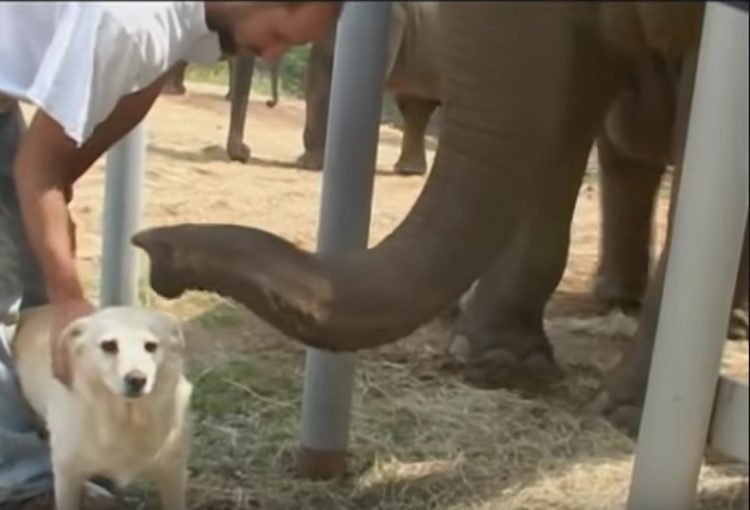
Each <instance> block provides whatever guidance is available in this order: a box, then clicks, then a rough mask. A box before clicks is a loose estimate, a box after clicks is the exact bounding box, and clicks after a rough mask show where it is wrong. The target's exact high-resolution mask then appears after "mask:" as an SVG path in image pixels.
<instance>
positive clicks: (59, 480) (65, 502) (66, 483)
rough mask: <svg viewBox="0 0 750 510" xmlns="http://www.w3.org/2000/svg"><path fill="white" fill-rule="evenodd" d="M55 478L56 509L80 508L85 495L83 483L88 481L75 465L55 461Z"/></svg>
mask: <svg viewBox="0 0 750 510" xmlns="http://www.w3.org/2000/svg"><path fill="white" fill-rule="evenodd" d="M52 471H53V476H54V480H55V484H54V485H55V510H80V508H81V499H82V496H83V485H84V483H85V481H86V478H85V476H83V475H82V474H81V473H80V472H79V471H78V470H76V469H75V467H74V465H73V464H71V463H69V462H66V463H65V464H64V465H61V464H60V463H56V462H55V463H53V467H52Z"/></svg>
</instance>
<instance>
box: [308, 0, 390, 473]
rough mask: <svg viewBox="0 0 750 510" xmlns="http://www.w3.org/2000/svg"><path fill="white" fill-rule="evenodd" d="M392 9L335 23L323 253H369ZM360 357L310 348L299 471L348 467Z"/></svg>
mask: <svg viewBox="0 0 750 510" xmlns="http://www.w3.org/2000/svg"><path fill="white" fill-rule="evenodd" d="M390 7H391V6H390V2H351V3H347V4H345V8H344V9H343V11H342V14H341V18H340V20H339V23H338V28H337V34H336V46H335V51H334V62H333V76H332V81H331V101H330V107H329V108H330V114H329V116H328V130H327V132H328V135H327V137H326V147H325V160H324V169H323V192H322V197H321V204H322V205H321V212H320V230H319V233H318V250H319V251H321V252H323V253H345V252H349V251H353V250H361V249H365V248H367V239H368V235H369V228H370V213H371V204H372V190H373V179H374V174H375V160H376V156H377V145H378V133H379V126H380V115H381V110H382V100H383V83H384V78H385V63H386V52H387V44H386V43H387V36H388V27H389V23H390V12H391V11H390ZM354 363H355V356H354V355H353V354H351V353H332V352H326V351H320V350H316V349H308V351H307V364H306V371H305V387H304V394H303V399H302V423H301V433H300V435H301V437H300V439H301V448H300V453H299V458H298V465H297V468H298V469H297V470H298V473H299V474H300V475H302V476H305V477H309V478H330V477H332V476H336V475H338V474H341V473H342V472H343V471H344V470H345V467H346V450H347V445H348V442H349V420H350V414H351V402H352V388H353V380H354Z"/></svg>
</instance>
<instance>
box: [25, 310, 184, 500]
mask: <svg viewBox="0 0 750 510" xmlns="http://www.w3.org/2000/svg"><path fill="white" fill-rule="evenodd" d="M52 323H53V314H52V309H51V308H50V307H48V306H43V307H38V308H32V309H29V310H27V311H24V312H23V313H22V314H21V317H20V320H19V323H18V328H17V330H16V336H15V338H14V340H13V342H12V353H13V357H14V359H15V363H16V367H17V371H18V375H19V379H20V384H21V389H22V392H23V394H24V397H25V398H26V400H27V401H28V402H29V404H30V406H31V407H32V408H33V409H34V411H35V412H36V413H37V414H38V415H39V418H40V419H41V420H42V421H43V423H44V424H45V425H46V427H47V431H48V433H49V441H50V449H51V460H52V469H53V476H54V490H55V506H56V508H57V510H78V509H79V507H80V505H81V496H82V491H83V486H84V483H85V481H86V480H87V479H89V478H90V477H92V476H106V477H109V478H110V479H112V480H113V481H115V482H116V483H118V485H120V486H121V487H122V486H125V485H127V484H129V483H130V482H131V481H133V480H134V479H135V478H136V477H141V476H145V477H150V478H152V479H153V480H154V481H155V482H156V484H157V487H158V490H159V492H160V496H161V501H162V506H163V507H164V508H165V510H184V508H185V489H186V484H187V458H188V450H189V440H190V415H189V402H190V396H191V393H192V385H191V384H190V383H189V382H188V381H187V379H186V378H185V377H184V375H183V352H184V346H185V345H184V339H183V336H182V331H181V329H180V326H179V324H178V323H177V322H176V321H174V320H173V319H171V318H169V317H167V316H165V315H162V314H160V313H156V312H154V311H149V310H144V309H141V308H132V307H111V308H104V309H102V310H99V311H97V312H95V313H94V314H92V315H90V316H87V317H84V318H81V319H78V320H76V321H74V322H72V323H71V324H70V325H69V326H68V327H67V328H66V329H65V330H64V331H63V333H62V337H63V342H64V346H65V347H64V348H65V349H67V359H68V363H69V364H70V366H69V368H70V369H71V370H70V373H71V374H72V376H73V377H72V382H71V385H70V388H68V387H66V386H65V385H64V384H62V383H60V382H59V381H58V380H57V379H56V378H54V377H53V375H52V369H51V343H50V337H49V335H50V328H51V326H52Z"/></svg>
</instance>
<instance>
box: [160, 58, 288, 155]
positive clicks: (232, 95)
mask: <svg viewBox="0 0 750 510" xmlns="http://www.w3.org/2000/svg"><path fill="white" fill-rule="evenodd" d="M228 64H229V90H228V91H227V94H226V96H225V98H226V99H227V100H229V101H230V102H231V107H230V113H229V132H228V134H227V144H226V151H227V155H228V156H229V159H231V160H233V161H242V162H246V161H247V160H248V159H249V158H250V149H249V147H247V146H246V145H245V144H244V143H243V141H242V140H243V137H244V133H245V118H246V116H247V103H248V98H249V96H250V87H251V85H252V82H253V74H254V71H255V57H252V56H242V57H232V58H229V59H228ZM279 65H280V61H276V62H274V63H273V64H271V65H270V66H269V74H270V76H271V98H270V99H268V100H267V101H266V106H268V107H269V108H273V107H274V106H276V104H277V103H278V102H279ZM186 70H187V64H184V63H183V64H180V65H178V66H176V67H175V69H174V71H173V72H172V74H171V75H170V79H169V80H167V82H166V83H165V84H164V87H163V88H162V93H163V94H168V95H183V94H185V93H186V92H187V89H186V88H185V72H186Z"/></svg>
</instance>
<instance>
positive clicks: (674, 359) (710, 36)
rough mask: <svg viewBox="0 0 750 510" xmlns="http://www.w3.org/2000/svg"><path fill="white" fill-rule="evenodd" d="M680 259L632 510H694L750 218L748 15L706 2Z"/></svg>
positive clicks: (682, 199)
mask: <svg viewBox="0 0 750 510" xmlns="http://www.w3.org/2000/svg"><path fill="white" fill-rule="evenodd" d="M676 207H677V208H676V211H675V218H674V221H675V224H674V236H673V239H672V243H673V244H672V250H671V256H670V257H669V261H668V264H667V272H666V277H665V282H664V294H663V300H662V306H661V313H660V316H659V325H658V328H657V333H656V344H655V347H654V353H653V360H652V363H651V372H650V376H649V384H648V392H647V395H646V401H645V404H644V410H643V419H642V422H641V427H640V433H639V439H638V444H637V447H636V457H635V466H634V470H633V480H632V485H631V489H630V497H629V501H628V509H630V510H642V509H645V508H655V509H656V508H663V509H680V510H687V509H690V508H693V507H694V506H695V503H696V486H697V482H698V475H699V472H700V466H701V463H702V460H703V453H704V449H705V445H706V439H707V432H708V428H709V423H710V421H711V413H712V408H713V401H714V398H715V392H716V385H717V380H718V375H719V368H720V362H721V355H722V350H723V344H724V338H725V336H726V325H727V317H728V316H729V310H730V307H731V300H732V294H733V290H734V283H735V278H736V274H737V267H738V264H739V255H740V252H741V248H742V241H743V235H744V226H745V219H746V217H747V211H748V16H747V14H746V13H743V12H742V11H740V10H737V9H736V8H734V7H730V6H728V5H725V4H722V3H713V2H708V3H706V11H705V20H704V26H703V35H702V41H701V48H700V54H699V60H698V67H697V74H696V81H695V89H694V95H693V103H692V111H691V113H690V127H689V131H688V138H687V147H686V149H685V158H684V168H683V175H682V182H681V184H680V193H679V198H678V201H677V205H676Z"/></svg>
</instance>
